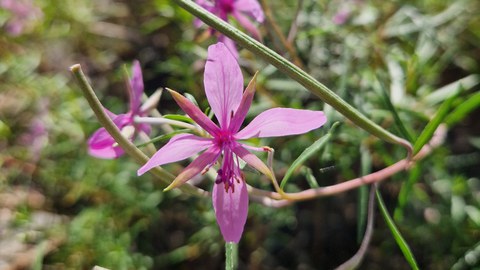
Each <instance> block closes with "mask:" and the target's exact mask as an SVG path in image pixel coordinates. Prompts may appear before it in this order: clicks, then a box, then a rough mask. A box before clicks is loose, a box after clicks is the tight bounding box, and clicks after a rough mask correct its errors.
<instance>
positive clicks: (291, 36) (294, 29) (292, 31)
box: [287, 0, 303, 44]
mask: <svg viewBox="0 0 480 270" xmlns="http://www.w3.org/2000/svg"><path fill="white" fill-rule="evenodd" d="M302 8H303V0H298V5H297V11H295V16H294V17H293V21H292V25H291V26H290V31H288V36H287V42H288V43H290V44H292V43H293V41H294V40H295V37H296V36H297V31H298V16H299V15H300V11H301V10H302Z"/></svg>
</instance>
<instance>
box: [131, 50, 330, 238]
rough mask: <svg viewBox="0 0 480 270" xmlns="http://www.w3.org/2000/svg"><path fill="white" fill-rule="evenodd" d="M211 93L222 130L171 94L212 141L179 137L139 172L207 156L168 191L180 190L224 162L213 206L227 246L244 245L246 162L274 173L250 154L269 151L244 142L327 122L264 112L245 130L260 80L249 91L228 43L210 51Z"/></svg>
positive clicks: (315, 114)
mask: <svg viewBox="0 0 480 270" xmlns="http://www.w3.org/2000/svg"><path fill="white" fill-rule="evenodd" d="M204 85H205V93H206V95H207V99H208V102H209V103H210V106H211V108H212V111H213V112H214V114H215V116H216V118H217V120H218V123H219V125H216V124H215V123H214V122H213V121H212V120H210V118H208V117H207V116H206V115H205V114H204V113H203V112H202V111H201V110H200V109H199V108H198V107H197V106H195V105H194V104H193V103H192V102H191V101H189V100H188V99H187V98H185V97H184V96H182V95H180V94H179V93H177V92H175V91H173V90H170V93H171V94H172V96H173V98H174V99H175V101H176V102H177V103H178V105H179V106H180V108H182V110H183V111H185V112H186V113H187V114H188V115H189V116H190V117H191V118H192V119H193V120H194V121H195V122H196V123H197V124H198V125H200V126H201V127H202V128H203V129H204V130H205V131H207V132H208V133H209V134H210V136H211V137H209V138H203V137H197V136H195V135H192V134H179V135H176V136H174V137H173V138H172V139H171V140H170V141H169V142H168V143H167V144H166V145H165V146H163V147H162V148H161V149H160V150H158V151H157V152H156V153H155V154H154V155H153V156H152V158H151V159H150V160H149V161H148V162H147V163H146V164H145V165H144V166H143V167H141V168H140V169H139V170H138V175H142V174H144V173H145V172H147V171H148V170H150V169H152V168H154V167H156V166H161V165H164V164H167V163H171V162H176V161H180V160H183V159H186V158H188V157H191V156H193V155H195V154H196V153H199V152H201V151H204V150H205V151H204V152H203V153H201V154H200V155H199V156H198V157H197V158H196V159H195V160H194V161H193V162H192V163H190V165H188V166H187V167H186V168H185V169H184V170H183V171H182V172H181V173H180V174H179V175H178V176H177V177H176V178H175V180H174V181H173V182H172V183H171V184H170V185H169V186H168V187H167V188H166V190H168V189H171V188H175V187H178V186H180V185H182V184H183V183H185V182H187V181H188V180H190V179H191V178H192V177H194V176H196V175H198V174H200V173H201V172H202V171H205V170H208V168H210V167H211V166H213V165H214V164H215V162H216V161H217V160H218V159H219V158H220V156H222V164H221V168H220V169H219V170H218V175H217V179H216V181H215V184H214V186H213V193H212V200H213V207H214V209H215V215H216V217H217V222H218V225H219V226H220V230H221V232H222V235H223V237H224V239H225V241H227V242H238V241H239V240H240V238H241V235H242V233H243V228H244V225H245V222H246V219H247V211H248V193H247V186H246V184H245V177H244V175H243V173H242V171H241V169H240V160H239V159H242V160H243V161H245V162H246V163H247V164H249V165H250V166H252V167H253V168H255V169H257V170H258V171H260V172H261V173H263V174H265V175H268V176H271V171H270V169H269V168H268V167H267V166H266V165H265V164H264V163H263V162H262V161H261V160H260V159H259V158H258V157H257V156H255V155H254V154H252V153H250V151H249V150H247V149H251V150H256V151H265V149H263V148H255V147H251V146H248V145H245V144H243V143H241V142H239V140H245V139H250V138H264V137H277V136H287V135H294V134H301V133H305V132H308V131H310V130H313V129H316V128H319V127H320V126H322V125H323V124H324V123H325V122H326V117H325V115H324V113H323V112H321V111H310V110H298V109H288V108H274V109H269V110H267V111H264V112H262V113H261V114H260V115H258V116H257V117H255V118H254V119H253V120H252V122H250V124H248V125H247V126H246V127H244V128H243V129H240V128H241V126H242V123H243V121H244V120H245V117H246V115H247V112H248V110H249V108H250V105H251V103H252V100H253V96H254V94H255V77H254V78H253V79H252V81H251V82H250V83H249V84H248V87H247V88H246V89H245V91H243V90H242V89H243V76H242V72H241V70H240V66H239V65H238V63H237V61H236V59H235V58H234V56H233V55H232V54H231V53H230V51H229V50H228V48H227V47H226V46H225V45H224V44H223V43H220V42H219V43H217V44H215V45H212V46H210V47H209V48H208V59H207V63H206V65H205V74H204Z"/></svg>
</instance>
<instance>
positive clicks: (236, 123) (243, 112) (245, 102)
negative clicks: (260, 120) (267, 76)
mask: <svg viewBox="0 0 480 270" xmlns="http://www.w3.org/2000/svg"><path fill="white" fill-rule="evenodd" d="M257 74H258V73H255V75H254V76H253V78H252V80H251V81H250V82H249V83H248V86H247V88H246V89H245V91H244V92H243V96H242V101H240V105H239V106H238V109H237V111H236V112H235V114H234V115H233V119H232V121H231V122H230V127H229V129H230V130H231V131H232V132H233V133H237V132H238V130H239V129H240V127H241V126H242V123H243V121H244V120H245V117H246V116H247V113H248V109H250V105H252V100H253V96H254V95H255V84H256V81H257Z"/></svg>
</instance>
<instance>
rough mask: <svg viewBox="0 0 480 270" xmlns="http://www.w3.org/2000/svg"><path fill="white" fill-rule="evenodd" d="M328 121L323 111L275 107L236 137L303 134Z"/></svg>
mask: <svg viewBox="0 0 480 270" xmlns="http://www.w3.org/2000/svg"><path fill="white" fill-rule="evenodd" d="M326 121H327V118H326V117H325V114H324V113H323V112H321V111H310V110H298V109H289V108H274V109H270V110H266V111H264V112H262V113H261V114H259V115H258V116H257V117H255V119H253V120H252V122H250V124H248V125H247V126H246V127H245V128H244V129H242V130H241V131H239V132H238V133H237V134H236V135H235V138H236V139H238V140H243V139H249V138H254V137H258V138H264V137H279V136H287V135H295V134H302V133H306V132H308V131H310V130H313V129H316V128H319V127H321V126H322V125H323V124H325V122H326Z"/></svg>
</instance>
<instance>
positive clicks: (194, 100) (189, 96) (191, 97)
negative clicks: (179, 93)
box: [183, 93, 199, 107]
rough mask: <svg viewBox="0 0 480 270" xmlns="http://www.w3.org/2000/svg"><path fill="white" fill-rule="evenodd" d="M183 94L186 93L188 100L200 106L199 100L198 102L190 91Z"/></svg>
mask: <svg viewBox="0 0 480 270" xmlns="http://www.w3.org/2000/svg"><path fill="white" fill-rule="evenodd" d="M183 95H184V96H185V97H186V98H187V99H188V100H190V101H191V102H192V103H193V104H195V105H197V107H199V106H198V102H197V100H196V99H195V97H194V96H193V95H191V94H189V93H183Z"/></svg>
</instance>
